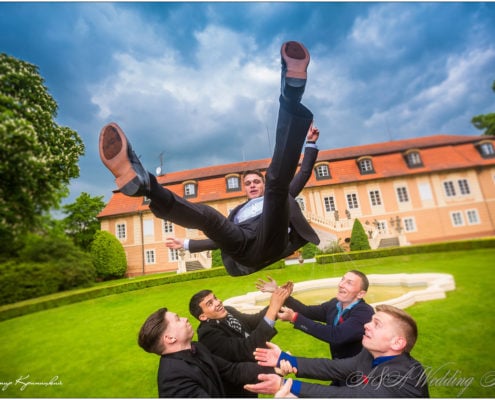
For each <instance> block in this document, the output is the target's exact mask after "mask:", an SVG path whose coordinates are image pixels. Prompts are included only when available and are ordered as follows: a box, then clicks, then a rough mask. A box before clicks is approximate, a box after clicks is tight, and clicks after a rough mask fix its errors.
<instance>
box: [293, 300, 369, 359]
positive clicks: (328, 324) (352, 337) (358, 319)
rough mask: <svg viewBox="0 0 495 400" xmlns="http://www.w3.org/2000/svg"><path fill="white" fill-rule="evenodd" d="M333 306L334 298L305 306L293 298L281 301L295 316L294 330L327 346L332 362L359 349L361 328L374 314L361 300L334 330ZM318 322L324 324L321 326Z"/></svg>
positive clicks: (335, 301)
mask: <svg viewBox="0 0 495 400" xmlns="http://www.w3.org/2000/svg"><path fill="white" fill-rule="evenodd" d="M337 303H338V300H337V299H336V298H333V299H331V300H330V301H326V302H324V303H322V304H318V305H309V306H307V305H305V304H303V303H301V302H300V301H299V300H296V299H294V298H293V297H289V298H288V299H287V300H286V301H285V305H286V306H287V307H290V308H292V309H293V310H294V311H296V312H298V313H299V315H298V317H297V319H296V321H295V322H294V328H296V329H299V330H301V331H303V332H306V333H308V334H310V335H311V336H314V337H315V338H317V339H320V340H323V341H325V342H328V344H329V345H330V353H331V355H332V358H347V357H352V356H355V355H356V354H358V353H359V352H360V351H361V350H362V348H363V345H362V344H361V340H362V338H363V335H364V324H366V323H368V322H369V321H370V320H371V317H372V316H373V314H374V310H373V307H371V306H370V305H369V304H367V303H366V302H365V301H364V300H361V301H360V302H359V303H358V304H356V305H355V306H354V307H352V308H351V309H350V310H349V311H346V312H345V313H344V314H343V315H342V318H343V320H344V321H343V322H342V323H340V324H338V325H336V326H335V325H334V321H335V317H336V315H337ZM317 321H318V322H317ZM320 322H325V324H321V323H320Z"/></svg>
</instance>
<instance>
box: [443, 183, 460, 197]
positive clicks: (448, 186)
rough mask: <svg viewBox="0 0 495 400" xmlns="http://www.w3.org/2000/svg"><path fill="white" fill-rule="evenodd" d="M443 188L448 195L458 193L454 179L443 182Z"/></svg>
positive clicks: (451, 195) (452, 195) (453, 195)
mask: <svg viewBox="0 0 495 400" xmlns="http://www.w3.org/2000/svg"><path fill="white" fill-rule="evenodd" d="M443 190H444V193H445V196H446V197H455V196H456V195H457V192H456V190H455V186H454V182H453V181H445V182H443Z"/></svg>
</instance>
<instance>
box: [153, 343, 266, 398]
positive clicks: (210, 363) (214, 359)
mask: <svg viewBox="0 0 495 400" xmlns="http://www.w3.org/2000/svg"><path fill="white" fill-rule="evenodd" d="M273 372H274V371H273V368H266V367H260V366H259V365H258V364H257V363H254V362H243V363H231V362H229V361H227V360H224V359H223V358H221V357H218V356H215V355H213V354H211V353H210V351H209V350H208V349H207V348H206V347H205V346H203V345H202V344H201V343H195V342H193V349H192V350H183V351H179V352H176V353H172V354H166V355H163V356H161V358H160V366H159V368H158V395H159V396H160V397H182V398H190V397H196V398H205V397H226V396H227V395H226V392H225V389H224V383H223V382H228V383H231V384H236V385H243V384H246V383H256V382H258V374H260V373H273Z"/></svg>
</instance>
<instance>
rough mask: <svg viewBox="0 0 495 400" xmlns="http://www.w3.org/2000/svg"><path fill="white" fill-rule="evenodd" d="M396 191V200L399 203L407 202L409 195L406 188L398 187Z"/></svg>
mask: <svg viewBox="0 0 495 400" xmlns="http://www.w3.org/2000/svg"><path fill="white" fill-rule="evenodd" d="M396 191H397V198H398V199H399V203H407V202H409V194H408V193H407V188H406V187H405V186H400V187H398V188H397V189H396Z"/></svg>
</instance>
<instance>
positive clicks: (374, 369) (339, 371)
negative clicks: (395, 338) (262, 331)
mask: <svg viewBox="0 0 495 400" xmlns="http://www.w3.org/2000/svg"><path fill="white" fill-rule="evenodd" d="M372 362H373V356H372V355H371V353H370V352H369V351H368V350H366V349H363V350H361V352H360V353H359V354H358V355H357V356H354V357H351V358H343V359H339V360H329V359H326V358H302V357H297V377H298V378H310V379H318V380H324V381H325V380H330V379H336V380H339V381H342V382H345V383H344V386H332V385H330V386H329V385H320V384H315V383H307V382H301V381H294V382H293V386H292V389H291V392H292V393H293V394H295V395H296V396H298V397H316V398H337V397H339V398H342V397H360V398H363V397H377V398H384V397H394V398H397V397H429V392H428V385H427V382H426V374H425V371H424V368H423V366H422V365H421V364H420V363H419V362H418V361H417V360H415V359H414V358H412V357H411V356H410V355H409V354H408V353H402V354H400V355H398V356H397V357H395V358H392V359H390V360H388V361H385V362H382V363H381V364H379V365H377V366H373V365H372Z"/></svg>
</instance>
